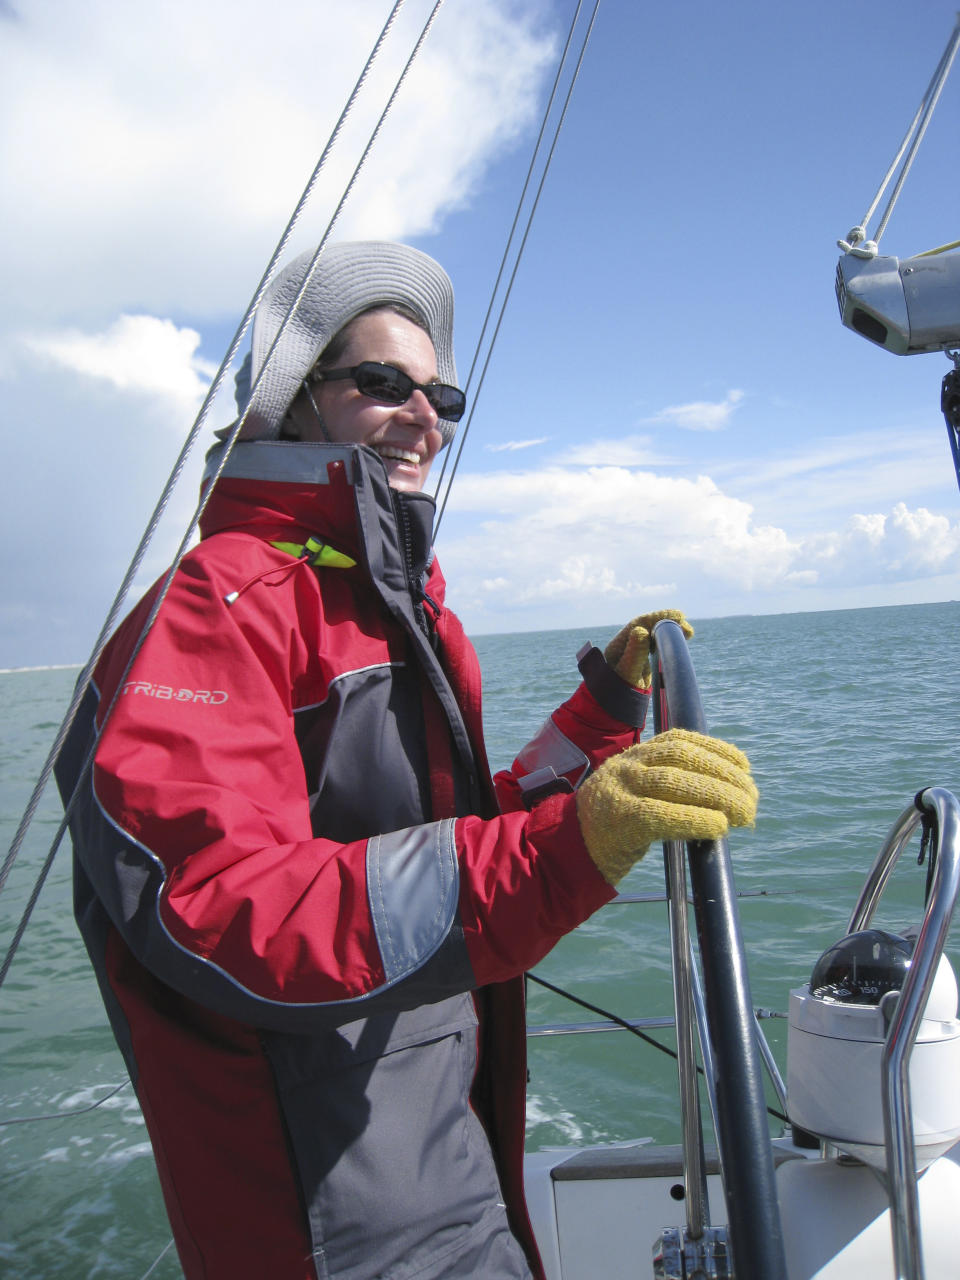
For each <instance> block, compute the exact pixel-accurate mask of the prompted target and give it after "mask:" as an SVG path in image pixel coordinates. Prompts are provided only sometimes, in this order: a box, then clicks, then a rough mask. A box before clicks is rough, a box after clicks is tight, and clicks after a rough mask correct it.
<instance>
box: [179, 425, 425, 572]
mask: <svg viewBox="0 0 960 1280" xmlns="http://www.w3.org/2000/svg"><path fill="white" fill-rule="evenodd" d="M225 448H226V446H225V445H222V444H218V445H215V446H214V447H213V448H212V449H211V450H210V452H209V453H208V455H207V463H206V468H205V471H204V480H203V483H204V487H206V486H207V485H209V484H210V483H211V482H212V480H213V478H214V476H215V475H216V473H217V470H218V468H219V467H220V465H221V462H222V461H223V456H224V452H225ZM361 491H362V492H363V493H364V494H365V499H364V502H363V508H364V510H366V511H369V509H370V503H371V501H372V503H373V505H374V507H375V509H376V515H377V520H376V524H377V526H378V536H379V537H384V536H386V537H387V538H388V539H389V540H390V541H391V542H393V543H394V544H395V545H396V546H397V548H398V549H399V550H400V551H401V552H402V555H403V558H404V561H405V563H406V568H407V572H408V573H409V575H410V578H411V579H412V580H413V581H417V580H419V579H420V577H421V576H422V575H423V574H424V572H425V571H427V570H429V569H430V567H431V565H432V562H433V546H432V539H433V519H434V514H435V503H434V500H433V498H431V497H430V496H429V495H428V494H424V493H404V492H398V491H397V490H394V489H391V488H390V487H389V485H388V484H387V481H386V469H385V467H384V466H383V463H382V461H381V460H380V458H379V457H378V456H377V454H375V453H374V452H373V450H371V449H366V448H364V447H363V446H362V445H340V444H320V443H312V442H311V443H304V442H302V441H274V440H254V441H241V442H239V443H238V444H236V445H234V447H233V449H232V450H231V451H230V454H229V456H228V457H227V459H226V462H225V463H224V465H223V469H222V470H221V471H220V474H219V477H218V478H217V480H216V487H215V488H214V491H213V493H212V494H211V496H210V500H209V502H208V504H207V507H206V509H205V511H204V513H203V516H202V518H201V521H200V533H201V536H202V537H204V538H207V537H210V536H211V534H214V533H222V532H225V531H227V530H231V531H239V532H243V533H249V534H253V535H254V536H255V537H259V538H263V539H264V540H265V541H268V542H277V541H283V542H300V543H302V542H304V541H305V540H306V538H307V537H308V536H310V535H314V536H319V537H320V538H321V539H323V540H324V541H328V542H330V543H331V544H332V545H333V546H335V547H337V549H338V550H340V551H343V552H346V553H347V554H348V555H351V556H353V557H354V558H355V559H360V558H361V556H362V558H364V559H366V558H367V557H366V555H365V554H363V553H364V552H365V551H366V549H367V548H366V546H365V543H366V542H367V540H368V536H369V529H368V526H369V524H370V521H369V519H361V518H360V515H359V511H360V500H359V494H360V492H361ZM431 576H432V575H431Z"/></svg>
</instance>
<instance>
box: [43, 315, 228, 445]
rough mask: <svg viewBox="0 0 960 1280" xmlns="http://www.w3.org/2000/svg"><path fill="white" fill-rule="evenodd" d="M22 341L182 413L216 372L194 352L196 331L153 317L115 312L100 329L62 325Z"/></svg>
mask: <svg viewBox="0 0 960 1280" xmlns="http://www.w3.org/2000/svg"><path fill="white" fill-rule="evenodd" d="M25 343H26V346H27V347H28V348H29V349H30V350H31V351H33V352H34V353H35V354H37V355H40V356H46V357H47V358H48V359H50V360H52V361H54V362H56V363H57V364H59V365H61V366H62V367H63V368H65V369H70V370H72V371H73V372H75V373H79V374H82V375H83V376H85V377H89V378H98V379H102V380H103V381H106V382H108V383H110V384H111V386H113V387H116V388H117V390H119V391H125V392H134V393H137V394H141V395H147V396H161V397H166V398H169V399H170V400H172V401H174V403H175V405H176V406H177V407H178V408H179V407H182V408H183V410H184V413H185V414H186V413H189V412H190V411H191V410H192V411H193V412H195V411H196V410H197V409H198V408H199V407H200V404H201V401H202V400H203V397H204V395H205V394H206V392H207V389H208V387H209V385H210V382H211V381H212V379H213V376H214V374H215V373H216V367H215V366H214V365H212V364H210V362H209V361H207V360H203V359H201V358H200V357H199V356H198V355H197V349H198V348H199V346H200V334H199V333H197V331H196V330H195V329H189V328H184V329H179V328H177V326H176V325H175V324H174V323H173V321H172V320H160V319H158V318H157V317H155V316H120V317H119V318H118V319H117V320H115V321H114V322H113V324H111V325H109V326H108V327H107V328H106V329H104V330H102V331H101V332H99V333H83V332H81V331H80V330H78V329H67V330H63V331H60V332H57V333H47V334H34V335H31V336H30V337H28V338H27V339H25ZM182 425H183V423H180V426H182Z"/></svg>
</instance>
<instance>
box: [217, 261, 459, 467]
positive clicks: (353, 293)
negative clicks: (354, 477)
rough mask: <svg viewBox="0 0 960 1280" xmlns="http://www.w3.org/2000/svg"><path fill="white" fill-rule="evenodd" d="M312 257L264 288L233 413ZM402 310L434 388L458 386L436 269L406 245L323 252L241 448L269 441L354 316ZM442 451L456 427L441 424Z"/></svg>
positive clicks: (442, 277) (446, 286)
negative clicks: (430, 359) (420, 335)
mask: <svg viewBox="0 0 960 1280" xmlns="http://www.w3.org/2000/svg"><path fill="white" fill-rule="evenodd" d="M312 258H313V250H308V251H307V252H306V253H303V254H301V255H300V257H299V258H294V260H293V261H292V262H291V263H290V264H289V265H288V266H286V267H284V269H283V270H282V271H281V272H279V274H278V275H277V276H276V277H275V278H274V279H273V280H272V281H271V283H270V287H269V288H268V290H267V292H266V294H265V295H264V298H263V301H262V302H261V303H260V306H259V307H258V308H257V314H256V316H255V317H254V321H253V338H252V340H251V344H250V354H249V355H248V356H247V357H246V359H245V360H244V362H243V365H242V367H241V369H240V371H239V373H238V374H237V378H236V384H237V391H236V398H237V409H238V410H239V412H241V413H242V412H243V410H244V408H245V407H246V405H247V402H248V400H249V398H250V387H251V386H252V384H253V382H254V380H255V378H256V376H257V374H258V373H259V372H260V370H261V369H262V368H263V365H264V361H265V360H266V358H267V353H268V352H269V350H270V347H271V345H272V344H273V341H274V339H275V338H276V336H277V333H278V332H279V330H280V326H281V325H282V323H283V319H284V316H285V315H286V314H287V311H288V309H289V307H290V304H291V302H292V301H293V299H294V298H295V296H296V294H297V291H298V289H299V288H300V286H301V284H302V283H303V281H304V278H305V277H306V274H307V271H308V270H309V267H310V262H311V259H312ZM389 303H403V304H404V305H406V306H407V307H410V308H412V309H413V311H415V312H416V314H417V315H419V316H421V317H422V318H423V321H424V323H425V324H426V326H427V330H428V332H429V334H430V338H431V341H432V342H433V346H434V350H435V351H436V353H437V373H438V375H439V378H440V381H441V382H447V383H451V384H452V385H453V386H456V385H457V369H456V365H455V363H454V358H453V285H452V284H451V283H450V278H449V277H448V275H447V273H446V272H445V271H444V270H443V268H442V267H441V266H440V265H439V263H437V262H434V260H433V259H432V258H430V257H428V256H427V255H426V254H425V253H421V252H420V250H419V249H412V248H411V247H410V246H409V245H405V244H394V243H392V242H390V241H384V240H358V241H344V242H342V243H340V244H331V245H328V246H327V247H326V248H325V249H324V251H323V253H322V254H321V255H320V258H319V259H318V262H317V269H316V271H315V272H314V273H313V278H312V280H311V281H310V283H309V285H308V286H307V289H306V292H305V293H304V295H303V297H302V298H301V300H300V305H299V306H298V307H297V310H296V311H295V312H294V314H293V315H292V316H291V317H290V320H289V323H288V324H287V326H286V328H285V329H284V331H283V335H282V337H281V339H280V341H279V343H278V344H277V347H276V350H275V351H274V352H273V355H272V356H271V357H270V361H269V363H268V365H267V370H266V373H265V375H264V377H263V379H262V381H261V383H260V386H259V387H258V388H257V391H256V395H255V396H254V397H253V402H252V404H251V407H250V412H249V413H248V415H247V420H246V422H245V423H244V424H243V429H242V431H241V432H240V439H242V440H275V439H276V438H277V436H278V435H279V434H280V426H281V423H282V422H283V419H284V416H285V415H286V412H287V410H288V409H289V407H290V404H291V402H292V401H293V398H294V396H295V395H296V394H297V391H298V390H299V389H300V385H301V383H302V382H303V380H304V378H305V377H306V376H307V374H308V373H309V372H310V370H311V369H312V368H313V366H314V364H315V363H316V360H317V357H318V356H319V355H320V353H321V352H322V351H323V349H324V347H326V345H327V343H328V342H329V341H330V339H331V338H332V337H333V336H334V334H336V333H338V332H339V331H340V330H341V329H342V328H343V326H344V325H345V324H347V323H348V322H349V321H350V320H352V319H353V318H354V317H355V316H358V315H359V314H360V312H361V311H366V310H368V309H369V308H370V307H374V306H377V305H378V304H389ZM439 425H440V431H441V433H442V435H443V443H444V444H445V445H446V444H449V443H450V441H451V440H452V439H453V434H454V432H455V431H456V423H453V422H447V421H446V420H445V419H441V420H440V424H439Z"/></svg>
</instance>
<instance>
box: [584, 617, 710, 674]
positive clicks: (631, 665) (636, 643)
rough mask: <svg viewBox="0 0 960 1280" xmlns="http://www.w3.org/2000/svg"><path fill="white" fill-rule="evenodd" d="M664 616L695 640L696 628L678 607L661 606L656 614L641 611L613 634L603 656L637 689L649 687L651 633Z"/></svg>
mask: <svg viewBox="0 0 960 1280" xmlns="http://www.w3.org/2000/svg"><path fill="white" fill-rule="evenodd" d="M661 618H670V619H671V621H673V622H678V623H679V624H680V627H681V628H682V630H683V634H684V635H685V636H686V637H687V639H688V640H692V639H693V627H691V625H690V623H689V622H688V621H687V620H686V618H685V617H684V616H683V613H682V612H681V610H679V609H658V610H656V612H655V613H642V614H641V615H640V616H639V617H638V618H634V619H633V621H632V622H628V623H627V625H626V626H625V627H623V628H621V630H620V631H618V632H617V634H616V635H615V636H614V637H613V639H612V640H611V641H610V643H609V644H608V645H607V647H606V649H604V651H603V656H604V657H605V658H606V660H607V662H608V663H609V665H610V666H611V667H613V669H614V671H616V673H617V675H618V676H619V677H620V678H621V680H626V682H627V684H632V685H633V686H634V688H638V689H648V688H649V687H650V682H651V679H652V672H651V670H650V632H651V631H652V630H653V628H654V624H655V623H657V622H659V621H660V620H661Z"/></svg>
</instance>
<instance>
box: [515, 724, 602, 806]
mask: <svg viewBox="0 0 960 1280" xmlns="http://www.w3.org/2000/svg"><path fill="white" fill-rule="evenodd" d="M517 764H518V765H519V766H520V767H521V768H522V770H523V772H524V773H525V774H530V773H537V772H538V771H539V770H541V769H552V770H553V772H554V773H555V774H556V775H557V777H558V778H559V777H562V776H568V777H570V781H571V782H572V783H573V785H574V787H578V786H579V785H580V783H581V782H582V781H583V779H584V778H585V777H586V776H587V774H588V773H589V771H590V761H589V759H588V757H587V756H585V755H584V753H583V752H582V751H581V750H580V748H579V747H578V746H577V745H576V743H575V742H571V741H570V739H569V738H568V737H567V736H566V734H564V733H561V732H560V730H559V729H558V728H557V726H556V725H555V724H554V722H553V720H552V719H551V720H545V721H544V723H543V725H542V726H541V728H540V731H539V732H538V733H537V735H536V737H534V738H531V739H530V741H529V742H528V743H527V745H526V746H525V747H524V748H523V750H522V751H521V752H520V754H519V755H518V756H517ZM571 775H572V776H571ZM520 787H521V789H522V788H523V780H522V779H521V780H520Z"/></svg>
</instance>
